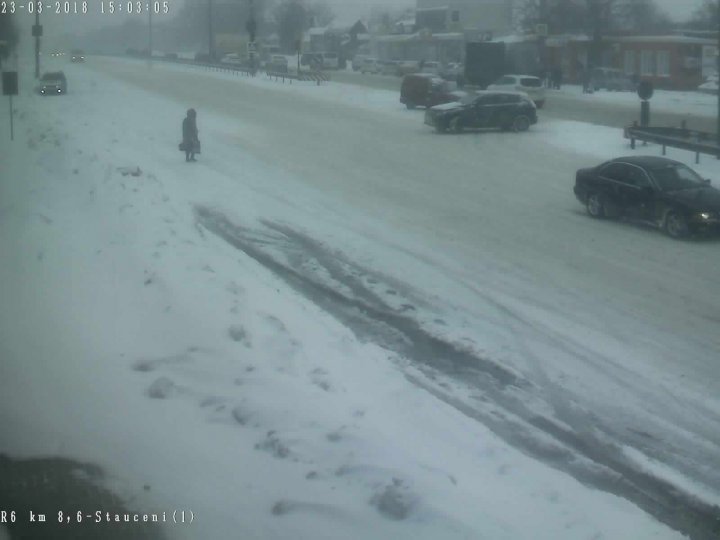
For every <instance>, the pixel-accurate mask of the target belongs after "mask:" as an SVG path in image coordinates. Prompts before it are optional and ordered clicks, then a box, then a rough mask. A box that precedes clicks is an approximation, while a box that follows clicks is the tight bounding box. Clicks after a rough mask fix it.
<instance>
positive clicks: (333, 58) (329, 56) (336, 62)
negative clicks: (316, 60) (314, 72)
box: [319, 52, 340, 69]
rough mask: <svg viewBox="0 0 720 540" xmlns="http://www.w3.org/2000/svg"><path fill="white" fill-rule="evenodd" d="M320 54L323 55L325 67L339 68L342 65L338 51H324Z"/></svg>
mask: <svg viewBox="0 0 720 540" xmlns="http://www.w3.org/2000/svg"><path fill="white" fill-rule="evenodd" d="M319 54H320V55H322V61H323V64H322V65H323V68H324V69H338V68H339V67H340V59H339V58H338V55H337V54H336V53H331V52H324V53H319Z"/></svg>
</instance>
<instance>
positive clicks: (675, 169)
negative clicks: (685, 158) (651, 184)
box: [650, 163, 705, 191]
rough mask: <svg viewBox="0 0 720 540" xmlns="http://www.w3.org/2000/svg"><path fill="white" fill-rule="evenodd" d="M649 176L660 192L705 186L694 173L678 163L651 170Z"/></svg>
mask: <svg viewBox="0 0 720 540" xmlns="http://www.w3.org/2000/svg"><path fill="white" fill-rule="evenodd" d="M650 174H651V175H652V177H653V179H654V180H655V182H656V183H657V185H658V186H659V187H660V189H661V190H662V191H677V190H681V189H693V188H698V187H703V186H705V182H704V181H703V179H702V178H701V177H700V176H698V174H697V173H696V172H695V171H693V170H692V169H691V168H690V167H687V166H685V165H682V164H679V163H678V164H672V165H666V166H664V167H660V168H657V169H651V171H650Z"/></svg>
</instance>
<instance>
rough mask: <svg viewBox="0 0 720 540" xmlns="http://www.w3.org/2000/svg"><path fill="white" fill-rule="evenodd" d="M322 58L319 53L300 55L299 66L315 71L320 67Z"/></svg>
mask: <svg viewBox="0 0 720 540" xmlns="http://www.w3.org/2000/svg"><path fill="white" fill-rule="evenodd" d="M322 62H323V58H322V55H321V54H320V53H302V54H301V55H300V65H301V66H310V67H311V68H313V69H317V68H319V67H321V66H322Z"/></svg>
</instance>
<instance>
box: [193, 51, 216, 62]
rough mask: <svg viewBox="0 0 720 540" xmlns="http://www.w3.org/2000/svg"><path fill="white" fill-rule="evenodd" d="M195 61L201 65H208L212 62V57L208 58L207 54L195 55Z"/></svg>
mask: <svg viewBox="0 0 720 540" xmlns="http://www.w3.org/2000/svg"><path fill="white" fill-rule="evenodd" d="M195 61H196V62H203V63H206V64H207V63H210V62H212V61H213V59H212V56H210V55H209V54H208V53H202V52H199V53H195Z"/></svg>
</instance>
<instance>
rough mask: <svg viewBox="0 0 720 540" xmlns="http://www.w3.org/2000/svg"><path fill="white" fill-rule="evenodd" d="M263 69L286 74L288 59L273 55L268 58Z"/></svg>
mask: <svg viewBox="0 0 720 540" xmlns="http://www.w3.org/2000/svg"><path fill="white" fill-rule="evenodd" d="M265 69H266V70H267V71H271V72H274V73H287V72H288V59H287V57H285V56H283V55H282V54H273V55H272V56H271V57H270V60H268V63H267V65H266V66H265Z"/></svg>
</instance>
